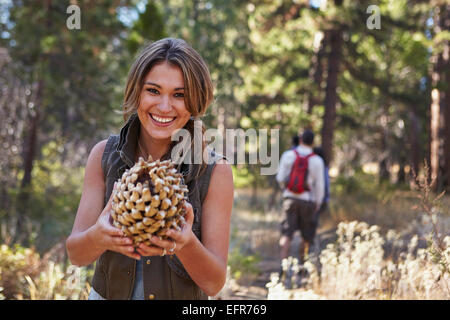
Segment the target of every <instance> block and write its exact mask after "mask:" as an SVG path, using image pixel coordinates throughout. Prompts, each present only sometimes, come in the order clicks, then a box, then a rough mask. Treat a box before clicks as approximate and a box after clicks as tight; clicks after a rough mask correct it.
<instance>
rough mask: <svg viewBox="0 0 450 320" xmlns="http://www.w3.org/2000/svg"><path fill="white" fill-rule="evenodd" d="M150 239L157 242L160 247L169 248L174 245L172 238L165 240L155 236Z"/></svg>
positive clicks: (154, 242)
mask: <svg viewBox="0 0 450 320" xmlns="http://www.w3.org/2000/svg"><path fill="white" fill-rule="evenodd" d="M150 241H151V242H152V243H153V244H155V245H156V246H158V247H161V248H165V249H166V250H169V249H171V248H172V247H173V241H172V240H163V239H161V238H159V237H157V236H153V237H151V238H150Z"/></svg>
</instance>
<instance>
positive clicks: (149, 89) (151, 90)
mask: <svg viewBox="0 0 450 320" xmlns="http://www.w3.org/2000/svg"><path fill="white" fill-rule="evenodd" d="M147 91H148V92H150V93H154V94H158V93H159V91H158V90H156V89H153V88H148V89H147Z"/></svg>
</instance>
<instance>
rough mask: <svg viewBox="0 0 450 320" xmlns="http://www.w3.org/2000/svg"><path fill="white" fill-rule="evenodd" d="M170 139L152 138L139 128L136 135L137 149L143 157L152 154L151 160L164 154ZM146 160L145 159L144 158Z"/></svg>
mask: <svg viewBox="0 0 450 320" xmlns="http://www.w3.org/2000/svg"><path fill="white" fill-rule="evenodd" d="M169 146H170V139H169V140H157V139H153V138H152V137H151V136H149V135H148V134H147V132H145V130H144V129H142V128H141V132H140V134H139V137H138V146H137V147H138V150H139V153H141V154H143V155H142V156H143V157H144V158H148V156H149V155H151V156H152V158H153V160H158V159H161V157H162V156H163V155H164V154H166V152H167V151H168V150H169ZM145 160H147V159H145Z"/></svg>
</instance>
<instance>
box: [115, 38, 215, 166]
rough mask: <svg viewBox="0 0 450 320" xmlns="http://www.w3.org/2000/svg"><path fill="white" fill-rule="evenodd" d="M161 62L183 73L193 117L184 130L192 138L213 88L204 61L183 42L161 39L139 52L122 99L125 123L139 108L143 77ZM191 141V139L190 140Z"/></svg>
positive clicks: (187, 105)
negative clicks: (195, 124)
mask: <svg viewBox="0 0 450 320" xmlns="http://www.w3.org/2000/svg"><path fill="white" fill-rule="evenodd" d="M163 62H168V63H170V64H171V65H174V66H177V67H179V68H180V70H181V72H182V74H183V80H184V102H185V106H186V109H187V110H188V111H189V112H190V113H191V116H192V117H191V119H190V120H189V121H188V122H187V124H186V125H185V126H184V129H187V130H188V131H189V132H190V134H191V137H194V119H195V118H199V117H201V116H203V115H204V114H205V112H206V109H207V108H208V106H209V105H210V104H211V102H212V101H213V99H214V95H213V90H214V88H213V84H212V81H211V75H210V72H209V69H208V66H207V65H206V63H205V61H204V60H203V58H202V57H201V56H200V54H198V52H197V51H195V50H194V49H193V48H192V47H191V46H190V45H189V44H188V43H187V42H186V41H184V40H182V39H174V38H164V39H160V40H158V41H155V42H153V43H150V44H149V45H147V46H146V47H144V48H143V49H142V50H141V51H140V52H139V54H138V56H137V58H136V60H135V61H134V63H133V65H132V66H131V69H130V72H129V73H128V79H127V84H126V87H125V95H124V100H123V116H124V120H125V121H127V119H128V118H129V117H130V116H131V115H132V114H133V113H135V112H137V109H138V108H139V104H140V96H141V92H142V88H143V86H144V80H145V76H146V75H147V74H148V72H149V71H150V70H151V68H152V67H153V66H155V65H157V64H160V63H163ZM204 131H205V127H204V125H203V124H202V132H204ZM202 140H203V139H202ZM193 141H194V139H192V142H193ZM171 147H173V145H172V146H171ZM170 149H171V148H170ZM204 149H205V143H204V142H202V154H203V151H204ZM203 162H204V161H203Z"/></svg>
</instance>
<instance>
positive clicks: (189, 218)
mask: <svg viewBox="0 0 450 320" xmlns="http://www.w3.org/2000/svg"><path fill="white" fill-rule="evenodd" d="M184 209H185V210H186V214H185V219H186V223H188V224H190V225H192V223H193V222H194V210H193V209H192V205H191V204H190V203H189V202H185V203H184Z"/></svg>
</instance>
